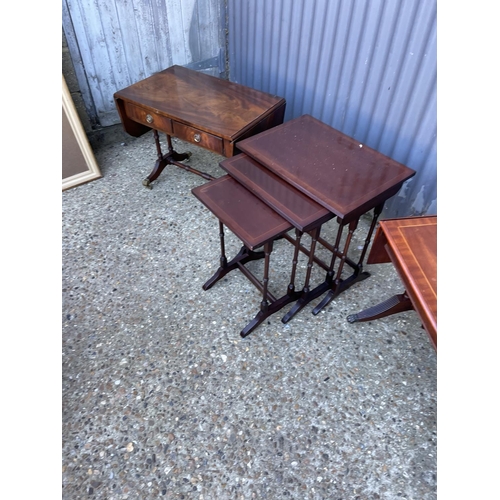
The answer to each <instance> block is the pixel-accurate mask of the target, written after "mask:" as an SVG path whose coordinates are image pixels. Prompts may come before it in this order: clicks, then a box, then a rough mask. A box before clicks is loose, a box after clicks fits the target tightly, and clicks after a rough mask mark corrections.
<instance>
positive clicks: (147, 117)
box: [146, 114, 153, 123]
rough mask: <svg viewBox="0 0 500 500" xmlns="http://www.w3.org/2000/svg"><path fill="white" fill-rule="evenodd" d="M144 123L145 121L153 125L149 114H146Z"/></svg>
mask: <svg viewBox="0 0 500 500" xmlns="http://www.w3.org/2000/svg"><path fill="white" fill-rule="evenodd" d="M146 121H147V122H148V123H153V117H152V116H151V115H149V114H148V115H146Z"/></svg>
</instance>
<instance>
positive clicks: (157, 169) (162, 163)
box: [142, 129, 215, 189]
mask: <svg viewBox="0 0 500 500" xmlns="http://www.w3.org/2000/svg"><path fill="white" fill-rule="evenodd" d="M153 135H154V139H155V144H156V152H157V157H158V159H157V160H156V163H155V166H154V168H153V170H152V171H151V173H150V174H149V175H148V176H147V177H146V178H145V179H144V180H143V181H142V184H143V185H144V186H145V187H147V188H148V189H152V186H151V183H152V182H153V181H154V180H156V179H157V178H158V176H159V175H160V174H161V173H162V172H163V169H164V168H165V167H166V166H167V165H175V166H176V167H179V168H182V169H184V170H187V171H188V172H191V173H192V174H196V175H199V176H200V177H203V178H204V179H206V180H208V181H211V180H213V179H215V177H213V176H211V175H210V174H207V173H205V172H201V171H200V170H196V169H195V168H192V167H190V166H189V165H186V164H184V163H181V162H182V161H184V160H187V159H188V158H190V157H191V153H190V152H187V153H177V152H176V151H174V148H173V145H172V138H171V137H170V135H168V134H165V135H166V136H167V144H168V153H167V154H166V155H164V154H163V153H162V151H161V145H160V138H159V135H158V131H157V130H155V129H153Z"/></svg>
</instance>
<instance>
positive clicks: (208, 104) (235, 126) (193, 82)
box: [115, 66, 285, 140]
mask: <svg viewBox="0 0 500 500" xmlns="http://www.w3.org/2000/svg"><path fill="white" fill-rule="evenodd" d="M115 99H121V100H124V101H127V102H130V103H139V104H140V105H141V106H142V107H145V108H148V109H149V110H150V111H152V112H156V113H160V114H162V116H166V117H171V118H172V119H174V120H176V121H177V122H181V123H185V124H187V125H192V126H196V128H197V129H200V130H203V131H205V132H208V133H211V134H215V135H217V136H221V137H224V138H226V139H228V140H234V139H236V138H238V137H240V136H242V135H244V133H245V131H246V130H248V129H251V128H253V127H254V126H255V124H256V123H258V122H259V121H260V120H262V118H263V117H264V116H266V115H269V114H272V112H273V111H274V110H275V109H277V108H279V107H280V106H283V105H284V104H285V99H283V98H282V97H278V96H275V95H271V94H267V93H265V92H261V91H259V90H255V89H252V88H250V87H245V86H243V85H240V84H237V83H232V82H229V81H228V80H224V79H221V78H216V77H214V76H210V75H206V74H204V73H200V72H198V71H193V70H190V69H187V68H184V67H182V66H172V67H170V68H168V69H166V70H164V71H160V72H159V73H156V74H154V75H152V76H150V77H149V78H145V79H144V80H141V81H140V82H137V83H135V84H133V85H130V86H129V87H127V88H125V89H122V90H120V91H119V92H116V94H115Z"/></svg>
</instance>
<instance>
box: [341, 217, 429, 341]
mask: <svg viewBox="0 0 500 500" xmlns="http://www.w3.org/2000/svg"><path fill="white" fill-rule="evenodd" d="M385 262H392V264H393V265H394V267H395V268H396V270H397V272H398V274H399V276H400V277H401V280H402V281H403V284H404V286H405V292H404V293H401V294H398V295H395V296H393V297H390V298H389V299H387V300H385V301H384V302H382V303H380V304H378V305H375V306H373V307H370V308H369V309H365V310H364V311H361V312H359V313H356V314H351V315H349V316H348V317H347V320H348V321H349V322H350V323H355V322H357V321H371V320H374V319H378V318H383V317H385V316H389V315H391V314H396V313H400V312H403V311H409V310H415V311H417V313H418V315H419V317H420V319H421V321H422V325H423V327H424V328H425V330H426V332H427V334H428V335H429V338H430V340H431V342H432V345H433V347H434V349H436V350H437V216H430V217H429V216H424V217H406V218H399V219H388V220H381V221H380V223H379V227H378V228H377V232H376V234H375V238H374V240H373V245H372V248H371V250H370V254H369V256H368V259H367V263H368V264H379V263H385Z"/></svg>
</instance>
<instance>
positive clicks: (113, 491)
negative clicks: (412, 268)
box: [62, 129, 437, 500]
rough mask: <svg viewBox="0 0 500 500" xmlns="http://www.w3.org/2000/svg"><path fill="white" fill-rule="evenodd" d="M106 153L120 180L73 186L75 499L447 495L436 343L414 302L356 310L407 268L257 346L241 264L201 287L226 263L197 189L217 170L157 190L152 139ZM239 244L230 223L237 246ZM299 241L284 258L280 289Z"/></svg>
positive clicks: (69, 437)
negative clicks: (367, 316)
mask: <svg viewBox="0 0 500 500" xmlns="http://www.w3.org/2000/svg"><path fill="white" fill-rule="evenodd" d="M110 131H111V129H110ZM163 142H165V141H163ZM174 143H175V144H176V149H177V150H178V151H180V152H182V151H185V150H186V149H187V150H190V151H192V153H193V156H192V157H191V159H190V161H189V162H190V164H191V165H192V166H193V167H195V168H198V169H200V170H203V171H206V172H208V173H210V174H212V175H213V176H215V177H218V176H220V175H223V174H224V172H223V171H222V169H220V167H219V166H218V163H219V161H221V160H222V159H223V158H222V157H220V156H217V155H215V154H212V153H209V152H207V151H204V150H202V149H199V148H196V147H195V146H192V145H186V144H183V143H182V142H181V141H177V140H175V142H174ZM93 147H94V152H95V156H96V159H97V162H98V164H99V166H100V168H101V171H102V174H103V177H102V178H101V179H99V180H96V181H93V182H90V183H88V184H85V185H81V186H78V187H75V188H72V189H70V190H68V191H65V192H63V194H62V206H63V230H62V234H63V240H62V245H63V273H62V274H63V311H62V315H63V318H62V320H63V330H62V331H63V358H62V360H63V381H62V402H63V416H62V441H63V449H62V458H63V472H62V498H63V499H67V500H69V499H81V498H95V499H108V500H114V499H153V498H172V499H174V498H175V499H200V500H201V499H204V500H209V499H210V500H216V499H217V500H224V499H228V500H233V499H253V498H256V499H281V498H284V499H292V498H293V499H301V500H302V499H304V500H305V499H332V500H333V499H335V500H351V499H363V500H364V499H366V500H372V499H387V500H389V499H407V500H410V499H411V500H432V499H435V498H436V484H437V478H436V474H437V472H436V441H437V437H436V404H437V403H436V353H435V351H434V349H433V348H432V346H431V343H430V341H429V340H428V338H427V335H426V333H425V331H424V330H423V329H422V328H421V325H420V322H419V320H418V317H417V315H416V313H415V312H406V313H402V314H399V315H395V316H391V317H389V318H384V319H381V320H377V321H373V322H370V323H358V324H349V323H348V322H347V321H346V316H347V315H348V314H350V313H353V312H357V311H359V310H361V309H363V308H365V307H369V306H371V305H374V304H376V303H378V302H380V301H381V300H383V299H385V298H387V297H389V296H391V295H393V294H395V293H399V292H400V291H401V290H402V285H401V282H400V280H399V278H398V276H397V274H396V272H395V271H394V269H393V268H392V267H391V266H390V265H388V264H387V265H385V264H384V265H373V266H365V270H367V271H369V272H370V273H371V274H372V275H371V277H370V278H369V279H367V280H366V281H363V282H361V283H358V284H356V285H355V286H353V287H352V288H351V289H349V290H347V291H346V292H345V293H344V294H342V295H341V296H340V297H338V298H337V299H336V300H335V301H334V302H332V303H331V304H330V305H329V306H328V307H327V308H326V309H325V310H324V311H322V312H321V313H320V314H318V315H317V316H313V315H312V314H311V310H312V308H313V307H314V305H316V304H317V303H318V302H319V300H320V299H317V300H316V301H314V302H313V303H312V304H310V305H309V306H308V307H306V308H305V309H304V310H302V311H301V312H300V313H299V314H298V315H297V316H296V317H295V318H294V319H292V320H291V321H290V322H289V323H288V324H286V325H284V324H283V323H282V322H281V317H282V316H283V315H284V314H285V313H286V312H287V310H288V309H289V308H290V307H291V306H288V307H285V308H284V309H283V310H282V313H283V314H279V313H278V314H277V315H275V316H273V317H271V318H270V319H269V321H267V322H266V323H265V324H263V325H261V326H260V327H259V328H258V329H257V330H255V331H254V332H253V333H252V334H250V336H249V337H247V338H245V339H242V338H241V337H240V335H239V332H240V331H241V329H242V328H243V327H244V326H245V325H246V323H247V322H248V321H250V320H251V319H252V318H253V317H254V315H255V314H256V313H257V312H258V308H259V303H260V295H259V292H258V291H257V290H256V289H255V288H254V287H253V285H251V283H250V282H249V281H248V280H247V279H246V278H245V277H244V276H243V275H242V274H241V273H238V272H232V273H230V274H229V275H227V276H226V278H225V279H224V280H223V281H221V282H219V283H217V284H216V285H215V286H214V287H213V288H212V289H210V290H209V291H206V292H205V291H203V289H202V284H203V283H204V282H205V281H206V280H207V279H208V278H209V277H210V276H211V275H212V274H213V273H214V272H215V270H216V269H217V267H218V262H219V238H218V223H217V220H216V219H215V217H214V216H213V215H212V214H211V213H210V212H208V211H207V210H206V209H205V208H204V207H203V206H202V205H201V203H199V202H198V201H197V200H196V198H195V197H194V196H193V195H192V194H191V189H192V188H193V187H195V186H197V185H199V184H201V183H203V182H206V181H204V180H203V179H202V178H201V177H198V176H196V175H193V174H189V173H188V172H186V171H184V170H181V169H179V168H176V167H170V170H165V171H164V172H163V173H162V175H161V176H160V177H159V178H158V180H157V181H155V182H154V183H153V189H152V190H148V189H146V188H144V187H143V186H142V180H143V178H145V177H146V176H147V175H148V173H149V172H150V171H151V169H152V166H153V164H154V160H155V157H156V152H155V146H154V142H153V137H152V134H151V133H148V134H146V135H145V136H143V137H140V138H138V139H134V138H131V137H129V136H126V135H125V134H124V133H121V132H120V130H113V133H110V134H105V133H100V134H98V135H96V136H94V137H93ZM165 150H166V149H165ZM368 224H369V218H368V217H366V218H363V219H362V220H361V223H360V227H359V229H358V231H357V233H356V239H355V241H354V243H353V245H352V248H353V249H354V254H355V253H356V251H359V247H360V246H361V244H362V241H363V239H364V236H365V234H366V230H367V227H368ZM334 229H335V223H331V224H330V223H329V224H328V225H327V227H326V228H325V231H324V235H325V237H326V238H327V239H329V240H330V241H331V240H332V238H333V231H334ZM239 247H240V242H238V240H237V239H236V238H235V237H234V236H233V235H232V234H231V233H229V232H226V249H227V253H228V257H231V256H232V255H233V254H235V253H236V252H237V251H238V249H239ZM320 250H321V249H320ZM291 251H292V248H291V245H290V244H289V243H287V242H286V241H284V240H280V241H278V242H277V243H276V245H275V250H274V252H273V254H272V257H271V277H270V289H271V291H273V293H275V294H276V295H277V296H279V295H282V294H283V293H284V290H285V288H286V286H287V284H288V272H289V263H290V259H291V255H292V254H291ZM325 255H326V254H325ZM325 259H328V256H327V255H326V256H325ZM261 265H262V263H261V262H254V263H251V266H252V270H253V271H254V272H255V273H256V274H257V275H258V274H259V270H260V269H261V267H259V266H261ZM305 269H306V260H305V256H301V260H300V262H299V273H298V279H297V283H298V284H299V285H300V283H301V277H303V276H304V274H305ZM323 275H324V272H323V271H321V272H320V270H319V269H318V266H315V268H314V272H313V285H314V283H319V282H320V281H322V279H323Z"/></svg>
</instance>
